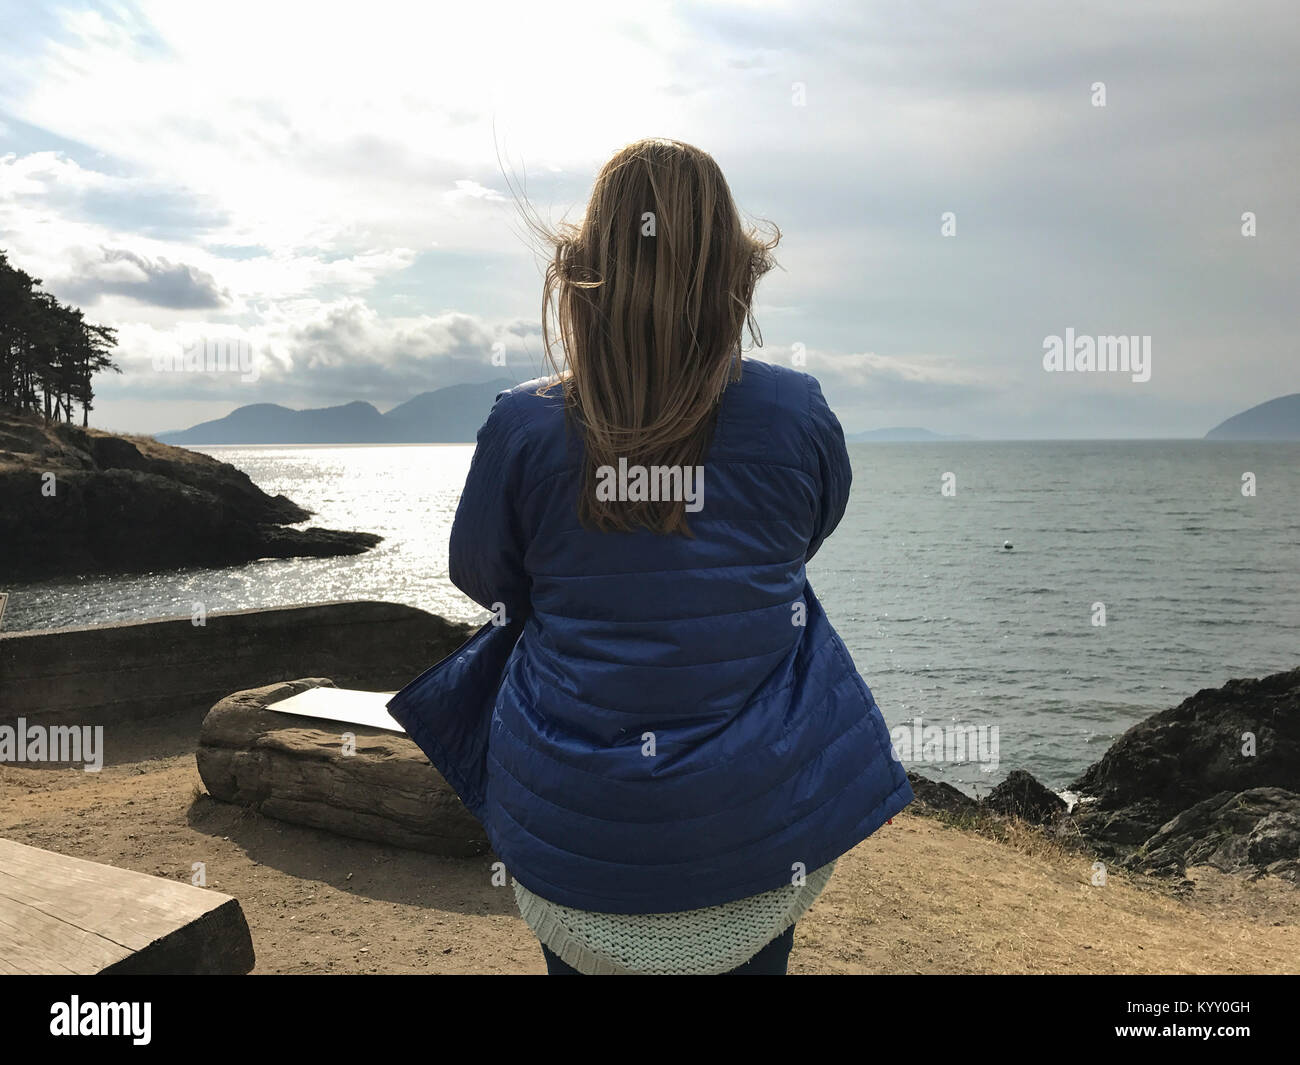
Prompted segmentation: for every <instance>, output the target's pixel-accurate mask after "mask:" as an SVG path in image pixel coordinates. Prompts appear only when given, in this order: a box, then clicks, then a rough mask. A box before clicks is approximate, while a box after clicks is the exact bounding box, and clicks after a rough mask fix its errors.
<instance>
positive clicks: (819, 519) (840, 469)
mask: <svg viewBox="0 0 1300 1065" xmlns="http://www.w3.org/2000/svg"><path fill="white" fill-rule="evenodd" d="M804 376H805V377H807V378H808V392H809V403H808V433H809V438H810V442H809V445H808V447H809V449H810V451H811V456H812V457H811V463H812V473H813V475H814V476H815V477H816V478H817V488H818V503H817V514H816V516H815V519H814V525H813V538H812V539H811V540H810V541H809V542H808V553H807V554H806V555H805V556H804V561H805V562H806V561H808V560H810V559H811V558H812V557H813V555H815V554H817V551H818V549H819V548H820V547H821V545H822V542H823V541H824V540H825V539H826V538H827V537H828V536H830V534H831V533H833V532H834V531H835V527H836V526H837V525H839V523H840V519H841V518H842V517H844V508H845V507H846V506H847V505H848V502H849V488H850V486H851V485H852V484H853V468H852V466H851V465H850V464H849V452H848V448H847V447H846V446H845V444H844V430H843V429H842V428H841V427H840V420H839V419H838V418H837V417H835V412H834V411H832V410H831V408H830V404H828V403H827V402H826V397H825V396H824V395H822V388H821V385H820V384H819V383H818V382H817V379H816V378H815V377H813V376H812V375H811V374H805V375H804Z"/></svg>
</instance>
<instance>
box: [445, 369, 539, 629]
mask: <svg viewBox="0 0 1300 1065" xmlns="http://www.w3.org/2000/svg"><path fill="white" fill-rule="evenodd" d="M507 395H509V392H502V393H499V394H498V395H497V398H496V401H495V402H494V403H493V405H492V410H491V411H490V412H489V413H488V418H487V421H486V422H484V423H483V427H482V428H481V429H480V430H479V431H478V444H477V446H476V447H475V448H474V457H473V459H471V460H470V466H469V475H468V476H467V477H466V478H465V489H464V491H463V492H462V493H461V496H460V503H459V505H458V506H457V507H456V519H455V521H454V522H453V523H452V527H451V543H450V547H449V551H448V565H447V568H448V574H449V576H450V577H451V582H452V583H453V584H454V585H455V586H456V587H457V588H459V589H460V590H461V591H462V592H464V593H465V594H466V595H467V596H469V597H470V598H471V599H473V600H474V602H476V603H478V604H479V606H482V607H486V608H487V609H488V610H492V609H494V608H495V604H496V603H503V604H504V605H505V612H506V618H507V620H508V621H513V620H515V619H516V618H517V617H522V616H523V615H525V614H526V613H527V612H528V610H529V588H530V586H531V582H530V581H529V578H528V574H527V572H526V571H525V569H524V551H525V549H526V547H527V544H526V543H525V542H524V534H523V529H522V527H521V523H520V521H519V511H518V505H519V501H520V499H521V495H520V493H521V491H522V489H523V487H524V485H523V462H524V457H525V453H526V448H525V447H524V446H523V435H524V434H523V426H522V424H521V423H520V421H519V419H518V418H517V417H516V418H512V417H511V416H510V415H511V411H510V409H509V406H510V405H509V404H507V403H503V402H502V398H503V397H504V396H507Z"/></svg>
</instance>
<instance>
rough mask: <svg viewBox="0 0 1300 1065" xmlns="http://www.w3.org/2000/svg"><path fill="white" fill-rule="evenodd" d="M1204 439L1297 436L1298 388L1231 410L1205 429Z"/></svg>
mask: <svg viewBox="0 0 1300 1065" xmlns="http://www.w3.org/2000/svg"><path fill="white" fill-rule="evenodd" d="M1205 439H1206V440H1300V392H1293V393H1291V395H1289V396H1279V397H1278V398H1277V399H1270V400H1269V401H1268V402H1267V403H1261V404H1259V406H1257V407H1251V408H1250V410H1244V411H1242V412H1241V413H1240V414H1234V415H1233V416H1232V417H1231V418H1229V419H1228V420H1227V421H1226V422H1222V423H1220V424H1219V425H1216V426H1215V427H1214V428H1213V429H1211V430H1210V431H1209V432H1208V433H1206V434H1205Z"/></svg>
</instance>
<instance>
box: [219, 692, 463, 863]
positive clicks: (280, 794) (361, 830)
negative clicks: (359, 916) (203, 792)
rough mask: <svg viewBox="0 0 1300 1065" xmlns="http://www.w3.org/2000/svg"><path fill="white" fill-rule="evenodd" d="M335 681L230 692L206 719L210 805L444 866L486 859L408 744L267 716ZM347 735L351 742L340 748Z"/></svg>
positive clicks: (445, 788)
mask: <svg viewBox="0 0 1300 1065" xmlns="http://www.w3.org/2000/svg"><path fill="white" fill-rule="evenodd" d="M322 686H324V687H333V686H334V682H333V681H332V680H328V679H324V678H306V679H301V680H292V681H285V682H282V683H279V684H268V685H266V686H265V687H261V688H253V689H250V690H248V691H241V692H235V693H234V694H233V695H229V696H227V697H226V698H224V699H222V700H221V701H220V702H219V703H217V704H216V705H215V706H214V707H213V708H212V709H211V710H209V711H208V713H207V716H206V717H205V718H204V719H203V727H202V730H201V732H200V736H199V746H198V751H197V754H196V758H197V761H198V767H199V776H200V777H201V778H202V779H203V784H204V786H205V787H206V788H207V789H208V794H210V795H211V796H212V797H213V798H214V799H220V800H222V801H223V802H231V803H238V804H240V805H243V806H247V807H249V808H251V809H254V810H256V811H257V812H258V813H261V814H264V815H265V816H267V817H274V818H276V819H278V820H281V821H290V822H292V823H294V824H299V825H308V826H310V827H312V828H319V829H324V830H325V831H328V832H335V833H338V834H339V835H343V836H351V837H353V838H356V839H366V840H371V841H373V842H376V843H389V844H395V845H397V846H399V847H409V848H412V849H414V850H422V851H428V852H430V853H432V854H441V855H446V856H449V857H471V856H474V855H479V854H484V853H486V852H487V850H488V842H487V837H486V835H485V834H484V832H483V828H482V826H481V825H480V824H479V822H478V821H477V820H476V819H475V818H474V816H473V815H472V814H470V812H469V811H468V810H466V809H465V807H464V806H463V805H462V803H461V801H460V799H459V798H458V797H457V795H456V793H455V791H453V790H452V788H451V785H449V784H448V783H447V782H446V781H445V780H444V779H443V778H442V775H441V774H440V773H439V772H438V771H437V770H436V769H434V768H433V766H432V765H431V764H430V763H429V760H428V758H426V757H425V755H424V753H423V752H422V751H421V750H420V749H419V748H418V747H417V746H416V745H415V743H414V742H413V741H412V740H411V739H410V738H409V737H407V736H406V735H404V734H402V733H397V732H389V731H386V730H383V729H373V728H367V727H365V726H362V725H355V724H349V723H346V722H342V721H324V720H321V719H319V718H313V717H300V716H297V715H292V714H282V713H279V712H277V711H274V710H267V709H266V706H267V705H268V704H270V703H275V702H279V701H280V700H281V699H287V698H289V697H290V696H291V695H297V694H298V693H300V692H303V691H307V690H308V689H309V688H317V687H322ZM344 733H350V734H351V735H352V737H354V738H353V739H352V740H351V742H350V744H349V746H350V747H351V748H352V751H351V753H349V752H348V748H347V747H345V742H344Z"/></svg>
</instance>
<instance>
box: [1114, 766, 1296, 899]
mask: <svg viewBox="0 0 1300 1065" xmlns="http://www.w3.org/2000/svg"><path fill="white" fill-rule="evenodd" d="M1121 864H1122V865H1125V866H1126V867H1128V868H1130V869H1134V870H1136V871H1138V872H1143V873H1152V874H1155V875H1163V876H1173V875H1178V876H1181V875H1182V874H1183V873H1184V872H1185V871H1186V869H1187V867H1188V866H1191V865H1211V866H1214V868H1216V869H1219V870H1221V871H1222V872H1225V873H1244V874H1247V875H1249V876H1251V877H1258V876H1263V875H1266V874H1272V875H1275V876H1280V877H1282V878H1283V879H1286V880H1290V881H1291V882H1292V883H1300V794H1296V793H1295V792H1293V791H1287V790H1285V789H1284V788H1251V789H1250V790H1249V791H1240V792H1236V793H1233V792H1226V791H1225V792H1221V793H1220V794H1218V795H1215V796H1212V797H1211V798H1208V799H1205V800H1204V801H1202V802H1198V803H1196V804H1195V805H1194V806H1191V807H1189V808H1188V809H1186V810H1184V811H1183V812H1182V813H1180V814H1179V815H1178V816H1177V817H1175V818H1174V819H1173V820H1171V821H1169V822H1168V823H1167V824H1165V825H1163V826H1161V828H1160V829H1159V830H1158V831H1157V832H1156V833H1155V835H1153V836H1152V837H1151V838H1150V839H1149V840H1147V841H1146V843H1145V844H1143V845H1142V846H1141V847H1139V848H1138V849H1137V850H1136V851H1134V852H1133V853H1132V854H1131V855H1129V856H1128V857H1127V858H1125V859H1123V860H1122V861H1121Z"/></svg>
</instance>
